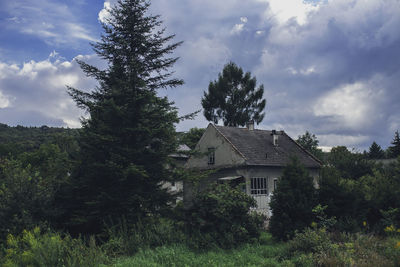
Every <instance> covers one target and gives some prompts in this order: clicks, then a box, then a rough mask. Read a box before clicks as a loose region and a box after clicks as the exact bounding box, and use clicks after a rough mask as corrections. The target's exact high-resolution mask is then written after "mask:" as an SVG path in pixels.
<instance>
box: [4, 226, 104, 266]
mask: <svg viewBox="0 0 400 267" xmlns="http://www.w3.org/2000/svg"><path fill="white" fill-rule="evenodd" d="M106 261H107V257H106V256H105V254H104V253H103V251H102V250H101V249H100V248H99V247H98V246H97V245H96V243H95V240H94V238H91V239H90V240H89V242H88V244H86V243H85V242H84V241H83V240H82V239H73V238H71V237H70V236H68V235H67V236H65V237H62V236H61V235H60V234H59V233H52V232H47V233H42V232H41V231H40V229H39V228H38V227H37V228H35V229H33V230H32V231H28V230H24V231H23V232H22V235H20V236H14V235H11V234H10V235H8V237H7V244H6V253H5V257H4V262H1V261H0V263H1V264H2V266H4V267H11V266H54V267H57V266H98V265H99V264H101V263H105V262H106Z"/></svg>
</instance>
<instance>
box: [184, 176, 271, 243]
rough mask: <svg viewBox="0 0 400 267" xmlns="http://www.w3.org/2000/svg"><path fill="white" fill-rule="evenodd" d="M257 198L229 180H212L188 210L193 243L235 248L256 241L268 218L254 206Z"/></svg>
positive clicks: (187, 218)
mask: <svg viewBox="0 0 400 267" xmlns="http://www.w3.org/2000/svg"><path fill="white" fill-rule="evenodd" d="M255 205H256V203H255V200H254V198H252V197H251V196H248V195H247V194H246V193H244V192H243V191H241V189H240V188H239V187H232V186H230V185H229V184H212V185H210V187H209V188H208V190H204V191H202V192H199V193H198V194H197V195H196V196H195V197H194V200H193V205H192V207H191V208H190V209H188V210H187V211H186V217H185V221H186V232H187V234H188V235H189V237H190V241H189V243H190V244H189V245H190V246H192V247H196V248H205V247H212V246H218V247H222V248H231V247H235V246H237V245H239V244H243V243H246V242H249V241H256V240H257V238H258V237H259V235H260V232H261V230H262V228H263V223H264V220H265V218H264V217H263V216H261V215H259V214H257V213H255V212H250V208H252V207H255Z"/></svg>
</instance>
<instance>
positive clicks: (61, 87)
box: [0, 0, 400, 150]
mask: <svg viewBox="0 0 400 267" xmlns="http://www.w3.org/2000/svg"><path fill="white" fill-rule="evenodd" d="M115 2H116V1H113V0H111V1H105V2H103V1H102V0H97V1H96V0H67V1H65V0H36V1H31V0H3V1H0V122H2V123H6V124H9V125H18V124H19V125H26V126H41V125H49V126H64V127H79V125H80V123H79V118H80V116H82V115H84V114H83V113H82V112H81V111H80V110H79V109H78V108H76V107H75V104H74V103H73V101H72V100H71V99H70V97H69V96H68V95H67V93H66V85H70V86H73V87H76V88H79V89H83V90H90V89H91V88H93V87H94V86H95V84H96V83H95V81H93V80H91V79H89V78H86V77H85V76H84V75H83V73H82V72H81V70H80V68H79V66H78V65H77V64H76V62H75V59H77V58H78V59H83V60H84V61H86V62H88V63H92V64H96V65H100V66H101V64H102V63H101V62H100V61H99V59H98V58H97V57H96V55H94V53H93V51H92V49H91V46H90V45H89V43H90V42H95V41H96V40H98V39H99V36H100V34H101V30H102V29H101V26H100V23H99V21H101V20H103V19H104V17H105V16H107V8H108V7H109V6H112V5H113V4H114V3H115ZM151 12H152V14H160V15H161V16H162V20H163V21H164V25H165V26H166V28H167V32H168V33H171V34H176V38H175V41H181V40H182V41H184V44H183V45H182V46H181V47H180V48H178V49H177V50H176V56H179V57H180V60H179V62H178V63H177V64H176V65H175V67H174V70H175V71H176V76H178V77H180V78H182V79H184V80H185V85H183V86H182V87H180V88H175V89H170V90H166V91H162V92H160V94H163V95H168V97H169V98H170V99H171V100H173V101H175V103H176V106H177V107H178V108H179V111H180V113H181V114H186V113H190V112H193V111H194V110H197V109H200V108H201V105H200V99H201V96H202V95H203V91H204V90H207V87H208V84H209V82H210V80H214V79H216V78H217V75H218V73H219V72H220V71H221V70H222V68H223V66H224V65H225V64H226V63H227V62H228V61H234V62H235V63H236V64H238V65H239V66H241V67H242V68H243V69H244V70H245V71H250V72H251V73H252V74H253V75H254V76H256V77H257V80H258V82H259V83H260V84H261V83H262V84H264V87H265V93H264V97H265V98H266V100H267V108H266V117H265V119H264V121H263V122H262V123H261V124H260V125H258V126H257V127H258V128H261V129H278V130H280V129H283V130H285V131H286V132H287V133H288V134H289V135H291V136H292V137H294V138H296V137H297V136H298V135H300V134H303V133H304V132H305V131H306V130H308V131H310V132H312V133H314V134H316V135H317V137H318V139H319V140H320V144H321V145H322V146H337V145H346V146H348V147H350V148H357V149H359V150H362V149H366V148H368V147H369V145H370V144H371V143H372V141H374V140H375V141H376V142H377V143H378V144H380V145H381V146H382V147H384V148H385V147H387V146H388V145H390V141H391V140H392V138H393V135H394V132H395V131H396V130H400V116H399V111H400V30H399V29H400V15H399V14H400V1H399V0H321V1H316V0H314V1H311V0H309V1H303V0H248V1H242V0H224V1H215V0H190V1H187V0H155V1H153V3H152V6H151ZM207 123H208V122H207V121H206V120H205V119H204V117H203V116H202V115H199V116H198V117H197V119H196V120H193V121H186V122H183V123H181V124H179V125H177V129H178V130H188V129H189V128H191V127H195V126H196V127H205V126H206V125H207Z"/></svg>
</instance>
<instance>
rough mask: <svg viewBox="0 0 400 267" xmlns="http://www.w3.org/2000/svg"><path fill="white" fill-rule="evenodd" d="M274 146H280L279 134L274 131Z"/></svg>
mask: <svg viewBox="0 0 400 267" xmlns="http://www.w3.org/2000/svg"><path fill="white" fill-rule="evenodd" d="M271 135H272V144H273V145H274V146H278V133H277V132H276V130H272V133H271Z"/></svg>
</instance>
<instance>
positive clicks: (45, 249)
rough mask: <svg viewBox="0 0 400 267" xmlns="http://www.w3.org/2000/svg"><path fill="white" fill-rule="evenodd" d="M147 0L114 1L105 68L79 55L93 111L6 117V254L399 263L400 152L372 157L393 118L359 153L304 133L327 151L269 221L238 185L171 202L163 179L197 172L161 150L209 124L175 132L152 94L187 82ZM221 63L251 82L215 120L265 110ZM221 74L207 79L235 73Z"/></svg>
mask: <svg viewBox="0 0 400 267" xmlns="http://www.w3.org/2000/svg"><path fill="white" fill-rule="evenodd" d="M148 7H149V3H148V2H147V1H145V0H124V1H120V2H119V3H118V5H117V7H116V8H114V9H113V10H112V11H111V17H110V18H109V21H108V24H104V25H103V26H104V31H105V34H104V36H102V39H101V41H100V42H98V43H96V44H95V45H94V48H95V51H96V52H97V54H98V55H99V56H100V57H102V58H103V59H105V60H106V61H108V63H109V66H108V68H107V69H106V70H99V69H97V68H96V67H94V66H90V65H88V64H86V63H84V62H80V64H81V66H82V69H83V70H84V71H85V72H86V73H87V74H88V75H89V76H93V77H95V78H96V79H97V80H98V81H99V87H98V88H96V89H95V90H94V91H93V92H91V93H85V92H82V91H80V90H77V89H73V88H69V92H70V94H71V96H72V97H73V98H74V99H75V100H76V102H77V104H78V105H79V106H81V107H84V108H85V109H86V110H87V111H88V112H89V114H90V118H89V119H87V120H84V121H83V129H79V130H70V129H57V128H49V127H46V126H42V127H40V128H36V127H31V128H27V127H22V126H17V127H9V126H7V125H4V124H0V222H1V223H0V265H1V266H102V265H103V266H107V265H111V266H132V265H134V266H158V265H162V266H165V265H167V266H187V265H190V266H205V265H217V266H220V265H225V266H399V265H400V158H398V160H397V162H393V163H391V164H389V165H383V164H379V163H378V164H377V163H376V161H375V160H376V159H381V158H382V157H384V158H387V157H395V156H399V155H400V154H399V153H398V152H399V151H400V150H399V149H400V138H399V133H398V131H397V132H396V133H395V136H394V139H393V141H392V143H391V144H392V146H390V147H389V149H388V150H386V151H384V152H383V150H382V149H381V148H380V147H379V145H378V144H376V143H373V144H372V145H371V147H370V151H369V152H368V153H367V152H365V153H363V154H362V153H356V152H355V151H350V150H348V148H347V147H344V146H338V147H335V148H333V149H332V151H331V152H330V153H327V154H321V153H322V152H321V151H320V150H318V147H317V146H318V140H317V139H316V136H315V135H312V134H310V133H309V132H306V134H305V135H304V136H299V139H298V142H299V143H300V144H301V145H303V146H304V147H305V149H307V150H309V151H310V152H311V153H312V154H314V156H316V157H318V158H320V159H321V160H323V161H324V163H325V166H324V167H323V169H322V170H321V176H320V180H319V181H318V183H319V188H315V187H314V181H313V180H312V178H311V177H309V175H308V173H307V171H306V169H305V168H304V167H303V166H302V165H301V164H300V162H299V161H298V160H296V159H293V161H292V162H291V163H290V164H289V165H288V166H287V167H286V169H285V171H284V174H283V176H282V177H281V179H280V180H279V182H278V184H277V186H278V187H277V189H276V190H275V192H274V194H273V197H272V202H271V207H272V210H273V216H272V218H271V221H270V229H269V231H270V233H267V232H265V231H264V230H263V223H264V218H263V217H262V216H260V215H258V214H256V213H254V212H252V211H251V210H252V209H253V208H254V207H255V200H254V199H253V198H252V197H250V196H248V195H247V194H245V193H244V192H242V190H241V188H240V187H232V186H229V185H228V184H213V185H211V186H210V188H208V189H206V190H201V191H199V192H197V193H196V194H195V196H194V199H193V203H192V206H191V207H188V208H187V209H183V207H182V203H178V204H176V202H175V199H174V196H173V195H171V194H168V193H167V191H166V190H165V188H163V187H162V184H163V182H164V181H174V180H181V179H182V178H183V177H190V176H191V175H192V174H191V173H187V172H185V171H183V170H177V169H174V168H172V167H171V166H174V165H173V164H170V163H171V162H170V158H169V156H168V155H170V154H171V153H173V152H176V151H175V150H176V148H177V145H178V143H179V142H181V143H187V145H189V146H190V147H191V148H194V147H195V144H196V142H197V140H198V139H199V138H200V136H201V135H202V133H203V132H204V129H197V128H194V129H192V130H191V131H189V132H188V133H186V134H183V135H180V136H178V134H177V133H176V132H175V128H174V123H176V122H177V121H179V118H178V116H177V110H176V108H175V107H174V106H173V103H171V102H169V101H168V99H167V98H162V97H159V96H158V95H157V90H158V89H160V88H165V87H174V86H177V85H180V84H182V81H181V80H179V79H175V78H172V77H171V74H172V71H171V70H170V67H172V65H173V64H174V63H175V62H176V60H177V58H174V57H169V54H170V53H172V52H173V50H174V49H175V48H176V47H178V46H179V44H180V43H172V44H171V43H170V41H171V40H172V38H173V35H169V36H164V30H163V29H162V28H160V27H161V26H162V25H161V22H160V20H159V17H158V16H148V15H147V10H148ZM226 68H227V71H226V74H229V71H228V68H230V69H231V70H230V71H231V72H235V73H230V74H229V75H234V76H237V77H236V78H240V79H242V80H243V81H239V80H237V81H234V83H238V84H239V83H241V82H243V86H247V87H248V88H247V89H246V91H243V92H239V91H240V90H239V91H237V90H236V89H237V88H236V89H235V88H234V89H235V90H236V91H235V90H233V91H234V92H233V93H234V94H235V95H242V94H247V93H249V92H250V93H251V95H252V96H251V97H250V100H251V101H250V102H254V103H253V104H254V105H256V107H254V110H252V111H251V110H250V111H251V112H250V111H249V113H246V114H239V115H238V114H234V115H232V116H233V117H234V118H230V117H229V116H227V117H226V118H222V117H219V115H221V116H222V115H223V114H222V113H223V112H222V111H221V112H222V113H221V112H218V111H215V109H216V107H211V109H214V111H215V112H217V113H216V114H213V115H212V117H213V120H215V119H218V118H219V119H221V118H222V119H223V120H225V119H226V120H225V122H226V124H228V125H242V124H243V123H244V122H245V121H248V120H249V119H254V120H255V121H256V122H259V121H261V120H262V118H263V116H264V114H263V113H261V112H262V111H263V109H264V106H265V102H264V101H260V102H258V101H259V100H260V99H261V98H262V93H263V88H262V86H260V87H259V88H258V89H257V90H256V91H254V89H255V85H256V80H255V78H251V77H250V76H251V75H250V73H246V74H245V75H244V76H243V75H242V74H243V72H242V70H241V69H240V68H238V67H237V66H235V65H234V64H233V63H231V64H228V65H227V66H226ZM224 71H225V69H224ZM220 76H221V77H220V78H221V79H219V80H218V82H217V81H216V82H215V83H212V84H211V85H210V86H211V87H212V88H211V89H213V90H214V89H215V88H216V87H219V86H222V85H226V84H225V83H229V79H228V78H227V77H224V75H220ZM242 76H243V77H242ZM231 78H232V77H231ZM220 82H221V83H222V85H219V83H220ZM225 89H226V88H225ZM233 104H235V103H233ZM241 104H243V103H241ZM241 104H238V103H236V104H235V105H241ZM244 104H248V103H244ZM241 108H243V107H241ZM214 111H213V112H214ZM219 113H221V114H219ZM210 116H211V115H210ZM196 175H197V176H201V175H202V174H201V173H196V174H195V176H196ZM192 176H193V175H192ZM192 178H193V177H192ZM191 181H192V180H191ZM175 204H176V205H175ZM272 237H273V238H274V239H272ZM278 240H288V242H286V243H282V242H281V241H278Z"/></svg>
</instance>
